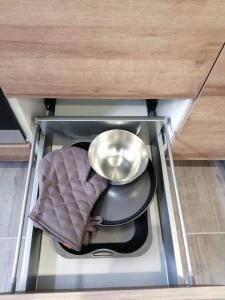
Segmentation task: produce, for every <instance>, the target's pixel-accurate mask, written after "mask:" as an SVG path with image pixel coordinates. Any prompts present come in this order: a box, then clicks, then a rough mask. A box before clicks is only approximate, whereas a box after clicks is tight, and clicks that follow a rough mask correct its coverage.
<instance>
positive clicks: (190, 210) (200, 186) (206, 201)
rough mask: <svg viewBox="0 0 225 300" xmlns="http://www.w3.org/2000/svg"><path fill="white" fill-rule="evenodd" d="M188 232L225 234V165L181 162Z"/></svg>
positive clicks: (179, 175) (180, 179)
mask: <svg viewBox="0 0 225 300" xmlns="http://www.w3.org/2000/svg"><path fill="white" fill-rule="evenodd" d="M176 172H177V181H178V186H179V191H180V194H181V200H182V208H183V212H184V217H185V223H186V229H187V232H189V233H194V232H225V162H223V161H215V162H214V161H177V162H176Z"/></svg>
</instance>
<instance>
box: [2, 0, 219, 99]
mask: <svg viewBox="0 0 225 300" xmlns="http://www.w3.org/2000/svg"><path fill="white" fill-rule="evenodd" d="M224 40H225V1H221V0H214V1H211V0H198V1H196V0H189V1H186V0H183V1H182V0H170V1H164V0H160V1H155V0H139V1H137V0H125V1H121V0H114V1H111V0H85V1H80V0H68V1H60V0H35V1H23V0H1V1H0V70H1V72H0V85H1V86H2V88H3V90H4V92H5V93H6V95H7V96H12V95H16V96H18V95H21V96H31V97H58V98H60V97H65V98H68V97H71V98H119V99H121V98H160V99H165V98H172V97H176V98H195V97H196V95H197V94H198V92H199V90H200V88H201V86H202V84H203V82H204V80H205V78H206V76H207V74H208V72H209V70H210V68H211V66H212V65H213V62H214V60H215V58H216V57H217V54H218V52H219V50H220V49H221V47H222V44H223V42H224Z"/></svg>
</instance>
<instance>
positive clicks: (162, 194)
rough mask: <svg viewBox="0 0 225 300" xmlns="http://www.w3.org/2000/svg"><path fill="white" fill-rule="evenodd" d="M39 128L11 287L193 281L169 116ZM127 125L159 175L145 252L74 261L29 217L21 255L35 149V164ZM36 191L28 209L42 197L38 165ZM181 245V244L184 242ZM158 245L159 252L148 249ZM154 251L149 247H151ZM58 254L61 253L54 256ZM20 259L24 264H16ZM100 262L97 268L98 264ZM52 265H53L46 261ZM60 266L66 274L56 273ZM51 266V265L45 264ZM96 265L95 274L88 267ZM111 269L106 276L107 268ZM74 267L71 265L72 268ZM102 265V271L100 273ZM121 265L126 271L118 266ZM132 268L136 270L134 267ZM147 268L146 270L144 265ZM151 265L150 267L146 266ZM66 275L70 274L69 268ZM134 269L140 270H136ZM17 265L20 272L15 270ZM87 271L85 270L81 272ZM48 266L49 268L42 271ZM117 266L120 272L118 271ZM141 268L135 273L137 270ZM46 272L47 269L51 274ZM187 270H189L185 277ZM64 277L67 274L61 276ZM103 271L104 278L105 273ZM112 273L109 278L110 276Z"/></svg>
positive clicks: (42, 121) (48, 123) (61, 120)
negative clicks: (180, 236) (180, 235)
mask: <svg viewBox="0 0 225 300" xmlns="http://www.w3.org/2000/svg"><path fill="white" fill-rule="evenodd" d="M35 123H36V129H35V134H34V142H33V144H32V149H31V156H30V162H29V169H28V177H27V184H26V188H25V195H24V203H23V209H22V215H21V222H20V228H19V234H18V236H19V238H18V241H17V251H16V256H15V261H14V268H13V276H12V286H11V289H12V291H13V290H14V289H15V290H16V291H17V292H26V291H43V290H48V291H49V290H62V289H63V290H65V289H69V290H71V289H72V290H74V289H78V288H79V289H86V288H114V287H116V288H125V287H154V286H180V285H185V284H189V285H192V284H194V277H193V274H192V270H191V263H190V258H189V251H188V245H187V241H186V234H185V227H184V223H183V217H182V211H181V207H180V199H179V193H178V190H177V185H176V176H175V173H174V166H173V159H172V153H171V147H170V141H169V134H168V129H167V126H168V120H167V118H163V117H107V118H104V117H45V118H37V119H36V120H35ZM116 128H117V129H125V130H128V131H131V132H133V133H135V134H137V135H138V136H139V137H141V138H142V140H143V141H144V142H145V144H146V145H147V146H148V150H149V158H150V159H151V160H152V163H153V166H154V168H155V172H156V176H157V191H156V195H155V198H154V201H153V203H152V204H151V205H150V207H149V209H148V211H147V213H148V214H153V215H152V216H153V217H152V236H153V241H152V242H151V246H149V248H148V249H147V250H143V251H140V253H139V252H138V253H134V254H133V255H131V256H130V257H123V258H122V257H119V258H116V257H104V258H103V257H102V256H101V255H100V256H99V257H91V258H83V259H79V260H78V259H76V257H74V259H71V257H70V259H69V258H65V257H62V256H60V253H59V252H57V249H56V248H54V246H53V243H52V241H51V239H50V237H48V236H46V234H43V233H42V232H41V231H40V230H38V229H35V228H34V227H33V225H32V222H31V221H30V220H25V222H28V226H27V231H26V235H25V246H24V251H23V253H20V255H19V257H20V258H19V260H18V259H17V258H18V254H19V248H20V233H21V232H22V229H23V223H24V220H23V218H24V212H25V207H26V200H27V195H28V187H29V185H30V184H31V182H30V171H31V167H32V161H33V156H34V152H35V149H36V151H37V164H36V165H37V166H38V162H39V161H40V160H41V158H42V157H43V155H45V154H46V153H47V152H49V151H51V150H52V149H53V148H54V149H55V148H59V147H62V146H65V145H71V144H73V143H74V142H75V141H77V140H87V139H88V140H91V139H93V138H94V137H95V136H96V135H98V134H99V133H101V132H103V131H106V130H110V129H116ZM166 154H168V158H169V162H170V166H171V170H172V178H173V185H174V186H173V187H171V186H170V183H169V179H168V170H167V162H166ZM32 184H33V191H32V199H31V203H30V207H29V208H28V209H29V210H30V211H31V210H32V208H33V206H34V205H35V202H36V200H37V197H38V168H36V171H35V177H34V181H33V182H32ZM171 188H174V190H175V195H176V200H177V201H176V203H177V206H178V211H179V214H180V221H181V229H182V233H183V242H184V247H185V250H186V251H185V254H186V256H185V258H186V260H187V267H188V269H187V270H186V268H187V267H186V264H185V266H184V265H183V264H182V257H181V252H180V246H181V245H180V244H179V240H178V234H177V228H176V223H175V216H174V206H173V202H172V196H171ZM182 246H183V245H182ZM153 248H154V249H155V252H154V253H156V255H155V256H154V255H153V254H151V253H153V252H150V251H152V250H153ZM149 249H150V250H149ZM56 256H57V257H58V258H57V259H58V260H56ZM88 259H89V260H88ZM18 263H20V264H21V265H22V267H21V269H20V268H19V269H18V268H17V266H18ZM94 263H95V264H96V267H94V266H95V264H94ZM48 264H49V265H48ZM59 264H61V265H62V266H61V269H63V272H64V273H60V274H59V273H57V272H58V271H57V270H58V269H59ZM47 265H48V266H47ZM91 265H93V268H92V270H91V271H93V273H91V274H90V273H88V272H91V271H90V270H89V269H90V268H89V269H88V266H89V267H90V266H91ZM106 265H108V266H109V268H110V267H111V266H113V268H112V270H111V271H109V272H108V274H106V270H105V269H104V268H105V266H106ZM71 266H73V267H72V269H71ZM101 266H102V268H103V269H102V270H103V271H102V272H103V273H102V274H99V273H98V271H99V270H100V269H101ZM121 266H123V269H120V267H121ZM132 266H134V268H133V269H132ZM142 266H143V269H142ZM148 266H149V268H148ZM69 268H70V272H69V271H68V274H67V273H66V271H67V270H69ZM135 268H136V269H135ZM17 269H18V270H17ZM84 269H86V270H87V269H88V270H89V271H88V272H87V273H85V274H83V273H82V272H83V270H84ZM43 270H45V271H43ZM115 270H116V271H115ZM135 270H137V271H135ZM47 272H48V273H47ZM184 274H188V278H185V276H184ZM62 275H63V276H62ZM101 275H102V276H101ZM107 276H108V279H107ZM107 280H108V281H107Z"/></svg>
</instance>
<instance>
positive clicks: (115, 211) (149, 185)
mask: <svg viewBox="0 0 225 300" xmlns="http://www.w3.org/2000/svg"><path fill="white" fill-rule="evenodd" d="M89 145H90V142H78V143H75V144H73V146H76V147H80V148H83V149H86V150H88V148H89ZM155 191H156V174H155V170H154V167H153V165H152V162H151V161H150V160H149V163H148V167H147V169H146V171H145V172H144V173H143V174H142V175H141V176H140V177H139V178H137V179H136V180H135V181H133V182H131V183H129V184H126V185H123V186H113V185H109V187H108V188H107V190H106V191H105V192H104V193H103V194H102V195H101V196H100V198H99V199H98V201H97V202H96V205H95V206H94V208H93V210H92V213H91V215H92V216H101V217H102V222H101V224H100V226H118V225H123V224H127V223H129V222H132V221H134V220H135V219H136V218H138V217H139V216H140V215H141V214H143V213H144V212H145V211H146V209H147V208H148V206H149V204H150V202H151V200H152V199H153V196H154V194H155Z"/></svg>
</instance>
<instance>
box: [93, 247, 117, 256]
mask: <svg viewBox="0 0 225 300" xmlns="http://www.w3.org/2000/svg"><path fill="white" fill-rule="evenodd" d="M91 255H92V256H93V257H99V258H100V257H101V258H104V257H113V256H114V255H115V254H114V252H113V251H111V250H108V249H101V250H96V251H94V252H92V254H91Z"/></svg>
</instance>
